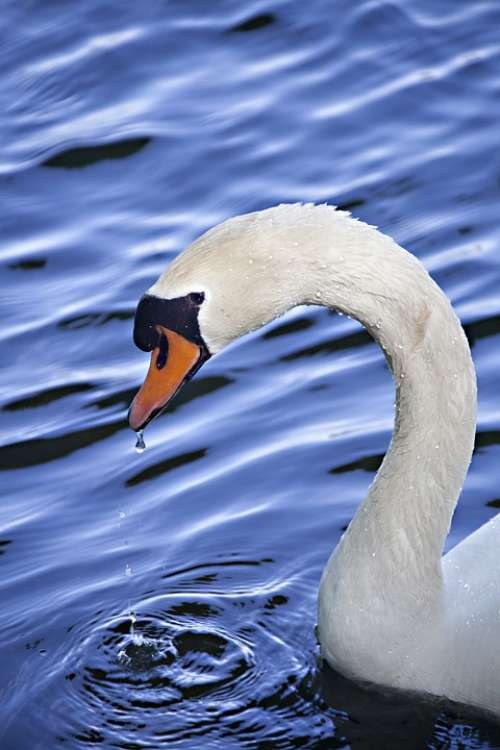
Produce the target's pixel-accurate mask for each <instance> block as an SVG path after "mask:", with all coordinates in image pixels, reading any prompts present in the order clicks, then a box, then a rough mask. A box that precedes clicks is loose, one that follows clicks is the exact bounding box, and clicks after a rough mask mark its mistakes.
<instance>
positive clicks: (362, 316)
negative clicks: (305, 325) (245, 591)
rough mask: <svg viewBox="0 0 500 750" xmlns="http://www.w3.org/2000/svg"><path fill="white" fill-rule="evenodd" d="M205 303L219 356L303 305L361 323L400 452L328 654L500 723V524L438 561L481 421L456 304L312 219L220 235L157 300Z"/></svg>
mask: <svg viewBox="0 0 500 750" xmlns="http://www.w3.org/2000/svg"><path fill="white" fill-rule="evenodd" d="M198 291H203V292H205V302H204V303H203V305H202V307H201V310H200V317H199V321H200V330H201V334H202V336H203V338H204V340H205V342H206V343H207V345H208V347H209V349H210V351H211V352H212V353H215V352H217V351H220V350H221V349H222V348H223V347H224V346H226V345H227V344H229V343H230V342H231V341H233V340H234V339H235V338H237V337H239V336H241V335H243V334H245V333H247V332H248V331H251V330H254V329H256V328H258V327H260V326H262V325H265V324H266V323H268V322H269V321H271V320H273V319H274V318H276V317H277V316H278V315H281V314H283V313H284V312H286V311H287V310H289V309H290V308H292V307H294V306H295V305H300V304H313V305H326V306H328V307H331V308H334V309H337V310H339V311H342V312H343V313H345V314H348V315H350V316H351V317H353V318H356V319H357V320H359V321H360V322H361V323H362V324H363V325H364V326H365V327H366V328H367V329H368V330H369V332H370V333H371V334H372V336H373V337H374V338H375V339H376V340H377V341H378V343H379V344H380V346H381V347H382V348H383V349H384V352H385V354H386V356H387V360H388V362H389V365H390V367H391V370H392V373H393V376H394V380H395V384H396V393H397V405H396V418H395V428H394V434H393V439H392V442H391V446H390V448H389V450H388V453H387V455H386V457H385V459H384V462H383V464H382V466H381V468H380V470H379V472H378V474H377V476H376V478H375V480H374V482H373V484H372V486H371V488H370V491H369V493H368V496H367V498H366V499H365V500H364V502H363V503H362V504H361V506H360V508H359V510H358V512H357V513H356V515H355V517H354V519H353V520H352V522H351V524H350V526H349V528H348V530H347V532H346V533H345V535H344V536H343V538H342V540H341V542H340V543H339V545H338V546H337V548H336V549H335V551H334V552H333V554H332V556H331V558H330V560H329V562H328V564H327V566H326V569H325V571H324V573H323V577H322V580H321V586H320V591H319V609H318V619H319V637H320V642H321V648H322V652H323V654H324V656H325V657H326V659H327V660H328V661H329V662H330V663H331V664H332V666H333V667H334V668H335V669H337V670H339V671H341V672H343V673H344V674H346V675H348V676H350V677H353V678H356V679H360V680H365V681H369V682H373V683H378V684H381V685H387V686H394V687H397V688H402V689H410V690H418V691H422V692H425V693H431V694H434V695H439V696H446V697H447V698H450V699H453V700H456V701H461V702H465V703H469V704H472V705H475V706H478V707H481V708H483V709H487V710H489V711H491V712H493V713H496V714H499V715H500V557H499V549H500V520H499V518H500V517H499V516H497V517H496V518H493V519H492V520H491V521H490V522H489V523H487V524H485V525H484V526H483V527H481V528H480V529H479V530H478V531H476V532H475V533H474V534H472V535H471V536H469V537H468V538H467V539H465V540H464V541H463V542H462V543H461V544H459V545H458V546H457V547H455V548H454V549H453V550H452V551H451V552H449V553H448V554H447V555H446V556H445V557H444V558H442V551H443V544H444V541H445V538H446V535H447V533H448V529H449V525H450V520H451V516H452V513H453V510H454V508H455V505H456V502H457V498H458V495H459V493H460V490H461V487H462V484H463V481H464V477H465V474H466V472H467V468H468V465H469V462H470V458H471V454H472V449H473V443H474V433H475V413H476V381H475V373H474V367H473V364H472V360H471V356H470V350H469V346H468V344H467V340H466V338H465V335H464V332H463V330H462V327H461V325H460V323H459V321H458V319H457V317H456V316H455V314H454V312H453V310H452V308H451V306H450V303H449V301H448V299H447V298H446V297H445V295H444V294H443V292H442V291H441V290H440V289H439V287H438V286H437V285H436V284H435V283H434V282H433V281H432V279H431V278H430V277H429V275H428V274H427V272H426V271H425V269H424V267H423V266H422V265H421V263H420V262H419V261H418V260H417V259H416V258H415V257H414V256H413V255H411V254H410V253H408V252H406V251H405V250H403V249H402V248H401V247H399V246H398V245H397V244H396V243H395V242H394V241H393V240H391V239H390V238H389V237H387V236H385V235H383V234H382V233H380V232H379V231H377V230H376V229H375V228H373V227H370V226H367V225H366V224H363V223H361V222H359V221H356V220H355V219H353V218H351V217H350V216H349V215H348V214H346V213H344V212H340V211H337V210H335V209H334V208H333V207H331V206H312V205H284V206H278V207H275V208H271V209H268V210H266V211H259V212H256V213H253V214H247V215H244V216H239V217H236V218H234V219H231V220H229V221H226V222H224V223H223V224H220V225H219V226H216V227H215V228H213V229H211V230H210V231H209V232H207V233H206V234H204V235H203V236H202V237H200V238H199V239H198V240H196V242H194V243H193V244H192V245H191V246H190V247H189V248H188V249H187V250H185V251H184V252H183V253H182V254H181V255H180V256H179V257H178V258H177V259H176V260H175V261H174V262H173V263H172V264H171V265H170V266H169V268H168V269H167V270H166V272H165V273H164V274H163V275H162V276H161V278H160V279H159V280H158V281H157V282H156V284H154V286H153V287H152V288H151V289H150V290H149V292H150V293H151V294H154V295H156V296H158V297H163V298H175V297H179V296H182V295H184V294H188V293H191V292H198Z"/></svg>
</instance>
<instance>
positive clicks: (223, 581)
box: [0, 0, 500, 750]
mask: <svg viewBox="0 0 500 750" xmlns="http://www.w3.org/2000/svg"><path fill="white" fill-rule="evenodd" d="M2 23H3V31H4V34H3V43H2V46H1V48H0V55H1V56H2V76H1V77H0V104H1V107H0V113H1V114H0V124H1V130H2V138H1V139H0V184H1V190H2V215H1V218H0V223H1V238H2V243H1V254H0V258H1V265H0V283H1V285H2V294H1V298H0V313H1V320H2V328H1V330H0V338H1V345H2V379H1V385H0V409H1V418H2V422H1V424H2V429H1V436H0V438H1V446H0V462H1V466H0V468H1V483H2V484H1V486H2V502H1V504H0V565H1V572H2V576H1V582H0V588H1V603H2V606H1V608H0V632H1V634H2V639H1V643H0V664H1V670H0V671H1V673H0V714H1V721H0V727H1V729H0V734H1V735H2V739H1V740H0V742H1V747H2V750H25V749H26V750H56V748H57V749H58V748H71V750H83V749H84V748H85V749H87V748H93V747H102V748H106V749H107V748H121V749H125V748H127V749H136V748H137V749H139V748H141V749H142V748H148V749H149V750H156V749H157V748H163V747H168V748H172V749H174V748H179V749H181V748H182V749H184V748H185V749H186V750H187V749H189V750H191V749H192V748H196V747H207V748H216V749H217V750H219V748H220V749H222V748H224V750H233V748H234V749H236V748H252V749H254V750H267V749H268V748H269V749H270V748H272V749H273V750H274V749H275V748H276V749H279V748H283V749H286V750H289V749H290V750H291V749H292V748H299V747H304V748H314V749H318V750H320V749H322V750H323V749H324V750H331V749H332V748H337V747H351V748H356V749H363V750H367V749H369V750H373V748H391V747H393V748H401V747H405V748H411V747H414V748H450V749H451V748H494V747H500V739H499V731H498V729H497V728H495V727H494V726H493V725H492V724H489V723H488V722H486V721H484V720H482V719H479V718H477V717H473V716H471V715H468V714H467V712H464V711H463V710H461V709H452V708H450V707H449V706H445V705H441V704H431V705H426V704H422V703H420V702H418V701H414V700H411V701H405V700H403V699H401V700H396V699H395V698H394V697H393V696H382V695H379V694H374V693H371V692H366V691H363V690H361V689H359V688H357V687H356V686H354V685H352V684H350V683H349V682H347V681H345V680H343V679H342V678H340V677H339V676H338V675H334V674H333V673H332V672H330V671H329V670H327V669H326V668H324V667H322V666H321V664H320V663H319V660H318V648H317V643H316V639H315V634H314V626H315V608H316V594H317V587H318V582H319V578H320V575H321V571H322V568H323V566H324V564H325V562H326V560H327V558H328V556H329V554H330V552H331V550H332V549H333V547H334V545H335V544H336V543H337V542H338V540H339V537H340V535H341V533H342V531H343V529H344V528H345V526H346V524H347V523H348V522H349V520H350V518H351V517H352V515H353V513H354V511H355V508H356V507H357V505H358V504H359V502H360V500H361V499H362V497H363V495H364V493H365V492H366V490H367V487H368V485H369V483H370V481H371V479H372V477H373V473H374V471H375V470H376V468H377V466H378V464H379V462H380V460H381V457H382V455H383V453H384V451H385V450H386V447H387V445H388V442H389V439H390V434H391V430H392V424H393V401H394V390H393V385H392V382H391V378H390V375H389V373H388V371H387V367H386V365H385V360H384V358H383V356H382V354H381V352H380V351H379V350H378V348H377V346H376V345H375V344H374V343H373V342H372V341H371V340H370V338H369V337H368V335H367V334H366V333H364V332H363V330H362V329H361V328H360V326H358V325H357V324H356V323H354V322H352V321H350V320H346V319H345V318H340V317H338V316H334V315H332V314H330V313H328V312H327V311H325V310H320V309H306V308H301V309H298V310H295V311H292V312H291V313H289V314H288V315H287V316H286V317H285V318H284V319H281V320H279V321H276V322H275V323H273V324H272V325H271V326H270V327H268V328H267V329H266V330H263V331H260V332H257V333H255V334H252V335H251V336H248V337H246V338H245V339H243V340H241V341H240V342H238V344H236V345H233V346H232V347H231V348H230V349H228V350H227V351H225V352H224V353H223V354H221V355H220V356H217V357H215V358H213V359H212V360H210V362H209V363H208V364H206V365H205V366H204V368H203V370H202V371H201V372H200V373H199V374H198V375H197V376H196V379H195V380H194V381H193V382H191V383H190V384H189V385H188V386H187V387H186V388H185V389H184V391H183V392H182V393H181V394H180V395H179V397H178V398H177V399H176V400H175V402H174V403H173V404H172V406H171V407H170V408H169V410H168V413H166V414H165V415H164V416H163V417H161V418H160V419H158V420H157V421H156V422H155V423H154V424H153V425H152V426H151V427H150V428H149V429H148V431H147V433H146V442H147V444H148V449H147V451H146V452H145V453H143V454H142V455H138V454H136V452H135V450H134V437H133V435H132V434H131V433H130V431H129V430H128V429H127V426H126V421H125V416H126V410H127V406H128V404H129V402H130V400H131V398H132V396H133V394H134V392H135V391H136V389H137V388H138V386H139V384H140V382H141V381H142V378H143V376H144V373H145V371H146V368H147V358H146V357H145V355H144V353H143V352H140V351H139V350H136V349H135V348H134V346H133V343H132V337H131V328H132V319H133V314H134V309H135V305H136V303H137V300H138V299H139V297H140V295H141V294H142V293H143V292H144V291H145V289H146V288H147V287H148V286H149V285H150V284H151V283H152V282H153V280H154V279H155V278H156V277H157V276H158V274H159V273H160V272H161V271H162V270H163V268H164V267H165V265H166V263H168V262H169V261H170V260H171V259H172V258H173V257H175V255H176V254H177V253H178V252H179V251H180V250H181V249H182V248H183V247H185V246H186V245H187V244H188V243H189V242H191V241H192V240H193V239H194V238H195V237H196V236H197V235H198V234H200V233H201V232H202V231H204V230H205V229H207V228H208V227H209V226H211V225H213V224H215V223H217V222H219V221H221V220H223V219H225V218H227V217H229V216H232V215H235V214H238V213H242V212H245V211H251V210H256V209H259V208H263V207H266V206H269V205H272V204H274V203H279V202H289V201H299V200H300V201H317V202H325V201H326V202H329V203H334V204H337V205H341V206H343V207H344V208H348V209H350V210H352V211H353V213H354V214H355V215H356V216H358V217H359V218H361V219H363V220H365V221H367V222H369V223H371V224H375V225H378V226H379V227H381V229H382V230H383V231H385V232H387V233H389V234H391V235H392V236H394V237H395V239H396V240H397V241H398V242H400V243H401V244H403V245H404V246H405V247H407V248H408V249H409V250H411V251H412V252H414V253H415V254H416V255H417V256H418V257H420V258H421V259H422V261H423V262H424V263H425V265H426V267H427V268H428V269H429V270H430V272H431V273H432V275H433V277H434V278H435V279H436V280H437V281H438V283H439V284H441V286H442V287H443V288H444V289H445V291H446V293H447V294H448V295H449V296H450V298H451V300H452V302H453V304H454V305H455V307H456V310H457V312H458V314H459V315H460V317H461V319H462V321H463V323H464V325H465V328H466V331H467V334H468V336H469V340H470V342H471V345H472V353H473V357H474V361H475V363H476V366H477V370H478V379H479V415H478V418H479V421H478V436H477V445H476V451H475V454H474V459H473V462H472V466H471V471H470V474H469V476H468V478H467V482H466V485H465V488H464V493H463V497H462V499H461V502H460V505H459V508H458V510H457V512H456V514H455V517H454V521H453V526H452V530H451V534H450V538H449V541H448V547H449V546H451V545H453V544H456V543H457V542H458V541H460V540H461V539H462V538H463V537H464V536H466V535H467V534H469V533H470V532H471V531H472V530H473V529H475V528H476V527H477V526H478V525H479V524H481V523H483V522H484V521H486V520H487V519H488V518H490V517H491V516H492V515H493V514H495V513H496V512H498V510H499V507H500V499H499V490H498V462H499V460H500V400H499V393H498V372H499V369H500V292H499V289H500V258H499V254H498V249H497V245H498V238H499V230H498V201H499V187H500V157H499V154H500V148H499V146H500V143H499V141H500V136H499V132H500V131H499V128H498V122H499V119H500V75H499V68H500V40H499V35H498V29H499V28H500V8H499V6H498V3H497V2H495V1H494V0H486V1H485V2H476V3H459V4H457V3H451V2H435V1H434V0H433V2H430V0H420V1H419V2H416V0H409V1H408V2H391V3H389V2H370V1H369V0H362V2H360V3H347V2H344V1H343V0H342V1H341V2H338V3H335V4H334V5H332V3H327V2H322V1H321V0H319V1H318V2H316V3H314V4H313V5H311V4H309V5H304V4H303V3H299V2H297V1H296V0H294V1H291V0H288V1H285V0H282V1H281V2H275V3H274V4H272V5H265V4H263V3H262V2H257V1H256V0H252V1H251V2H250V3H246V4H245V5H244V6H242V5H241V4H238V3H231V2H227V1H222V2H219V3H216V4H215V5H213V6H210V7H209V8H207V4H206V3H201V2H198V1H197V0H194V2H192V3H189V4H186V3H185V2H168V3H167V2H165V1H160V0H157V1H155V2H148V3H145V4H130V3H120V4H117V3H113V2H109V3H105V4H102V3H98V2H95V0H89V1H88V2H85V3H80V4H72V5H71V6H66V5H64V4H63V3H57V2H54V3H32V2H30V3H14V2H10V3H8V2H7V3H5V4H4V7H3V13H2ZM131 613H132V614H131Z"/></svg>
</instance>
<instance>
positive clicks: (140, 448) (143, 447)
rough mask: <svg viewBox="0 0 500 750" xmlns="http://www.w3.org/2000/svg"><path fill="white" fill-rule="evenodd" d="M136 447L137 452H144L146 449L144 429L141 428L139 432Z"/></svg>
mask: <svg viewBox="0 0 500 750" xmlns="http://www.w3.org/2000/svg"><path fill="white" fill-rule="evenodd" d="M135 449H136V451H137V453H144V451H145V450H146V443H145V442H144V433H143V431H142V430H139V432H138V433H137V443H136V444H135Z"/></svg>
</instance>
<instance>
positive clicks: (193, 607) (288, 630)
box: [56, 571, 331, 748]
mask: <svg viewBox="0 0 500 750" xmlns="http://www.w3.org/2000/svg"><path fill="white" fill-rule="evenodd" d="M220 572H222V571H220ZM211 575H212V577H214V575H215V578H218V577H219V576H218V574H217V573H215V574H214V573H213V572H212V574H211ZM188 583H189V582H188V581H186V580H185V577H184V581H183V585H182V586H181V589H182V590H181V591H178V592H173V593H168V594H165V595H162V596H153V597H151V598H145V599H144V600H143V601H141V602H140V603H139V604H138V605H136V607H135V610H134V611H133V612H129V611H124V612H122V613H120V614H118V615H115V616H113V617H110V618H109V619H100V620H98V621H97V623H96V624H95V626H93V627H92V629H91V630H90V632H89V633H85V631H86V628H85V627H83V626H80V628H79V632H78V630H77V631H76V632H75V634H74V636H73V637H74V640H75V645H74V649H73V655H72V656H71V657H70V658H69V660H67V661H66V663H65V670H66V674H65V677H66V680H67V691H66V695H65V700H64V702H63V703H62V704H60V705H58V706H57V707H56V710H57V711H58V713H59V720H60V722H61V726H62V727H64V730H63V732H62V734H61V737H66V738H67V739H68V740H69V739H70V738H71V739H70V741H71V743H73V744H72V746H75V742H76V743H77V744H76V747H82V748H83V747H87V746H89V745H92V743H99V744H103V745H104V746H105V747H108V746H109V747H123V748H125V747H129V746H132V745H129V744H127V743H132V744H133V742H134V741H136V740H137V736H138V730H140V737H141V744H140V745H139V746H140V747H151V748H153V747H156V746H157V745H156V744H155V743H158V742H159V741H160V740H161V741H162V742H165V741H168V743H169V745H168V746H169V747H177V746H179V747H180V746H182V747H188V746H189V744H184V743H188V741H191V740H192V738H193V737H195V736H203V737H204V738H205V739H206V740H208V739H209V738H210V737H211V736H212V735H213V737H218V738H221V737H228V738H230V737H233V736H237V737H238V738H239V741H241V740H245V742H246V741H248V742H250V740H251V738H252V736H253V734H254V732H255V729H256V727H257V726H258V727H259V737H260V738H261V740H262V739H263V738H265V737H266V736H267V735H269V737H270V738H271V737H274V739H275V740H276V741H277V740H278V739H279V737H286V736H290V734H294V733H295V732H296V731H297V730H296V725H297V721H298V716H304V715H309V716H310V720H309V721H310V722H311V721H313V724H314V723H315V720H314V713H315V711H316V710H317V706H316V708H315V706H314V703H315V699H314V693H313V691H312V688H311V685H312V674H313V673H314V671H315V669H316V661H315V660H316V656H315V651H316V649H315V647H314V637H313V629H312V623H311V624H310V625H311V627H308V628H304V624H305V623H304V622H301V619H300V617H297V618H294V617H290V616H287V617H286V619H285V618H281V617H280V608H281V607H283V606H284V605H286V604H287V603H288V600H289V595H288V592H287V593H284V588H285V585H284V583H282V582H281V583H279V582H277V583H276V589H275V590H274V591H269V590H266V591H265V592H263V591H262V590H259V588H258V587H255V588H253V589H248V590H247V591H245V592H244V593H243V592H241V591H240V592H239V593H237V594H235V593H234V592H231V591H228V592H227V593H224V594H217V593H214V592H207V590H206V589H203V590H200V589H199V588H198V590H193V588H194V586H192V585H188ZM186 587H187V588H189V589H191V590H189V591H186V590H185V588H186ZM278 591H279V593H278ZM308 635H309V637H307V636H308ZM68 665H70V667H69V669H70V671H69V672H68V671H67V670H68ZM299 724H300V722H299ZM89 726H92V731H91V732H89V729H88V727H89ZM327 727H329V728H330V734H331V725H330V722H329V721H328V722H326V723H321V722H320V723H319V724H318V732H319V735H318V736H320V735H321V734H323V732H325V731H326V729H327ZM325 736H326V734H325Z"/></svg>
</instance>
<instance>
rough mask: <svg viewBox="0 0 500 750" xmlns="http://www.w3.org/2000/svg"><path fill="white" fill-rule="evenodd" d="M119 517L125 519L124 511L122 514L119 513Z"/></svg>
mask: <svg viewBox="0 0 500 750" xmlns="http://www.w3.org/2000/svg"><path fill="white" fill-rule="evenodd" d="M118 515H119V516H120V518H125V513H124V512H123V510H121V511H120V512H119V513H118Z"/></svg>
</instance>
